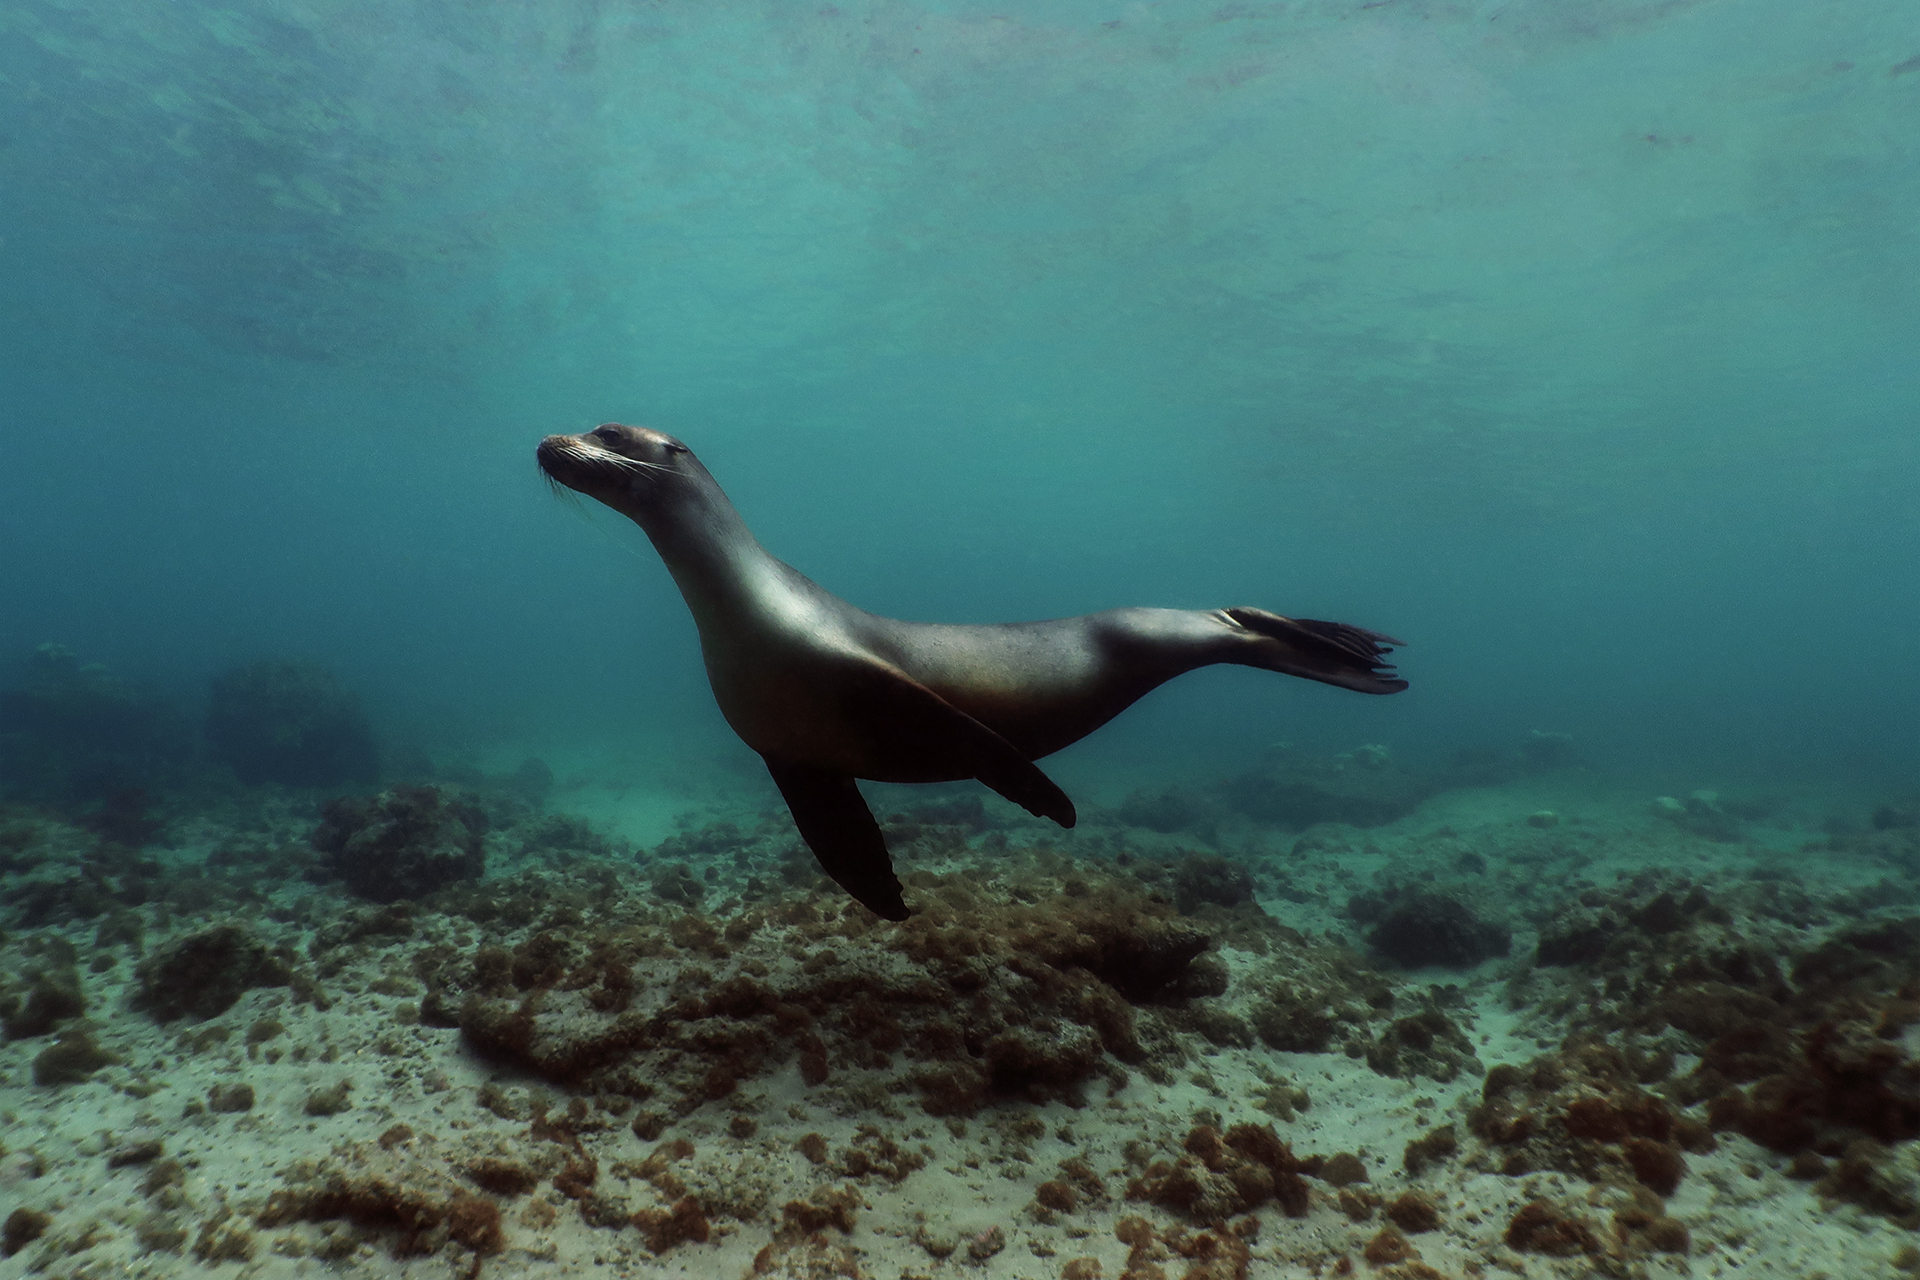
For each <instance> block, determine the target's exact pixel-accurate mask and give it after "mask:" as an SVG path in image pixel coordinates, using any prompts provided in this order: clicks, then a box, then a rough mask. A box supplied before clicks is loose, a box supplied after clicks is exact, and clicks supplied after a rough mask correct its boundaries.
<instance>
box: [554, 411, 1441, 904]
mask: <svg viewBox="0 0 1920 1280" xmlns="http://www.w3.org/2000/svg"><path fill="white" fill-rule="evenodd" d="M538 458H539V462H540V469H541V470H542V471H543V472H545V473H546V475H547V477H548V478H549V479H550V480H551V481H553V482H556V483H558V484H561V485H565V486H566V487H567V488H569V489H573V490H575V491H577V492H579V493H583V494H586V495H587V496H588V497H590V498H593V499H596V500H597V501H599V502H603V503H605V504H606V505H607V506H609V507H612V508H613V509H614V510H615V511H618V512H619V513H620V514H622V515H624V516H626V517H627V518H628V519H630V520H632V521H633V522H634V523H635V524H637V525H639V526H640V527H641V528H642V529H644V530H646V533H647V537H649V538H650V539H652V541H653V545H654V548H655V549H656V550H657V551H659V553H660V558H661V559H662V560H664V561H666V564H667V570H668V572H670V573H671V574H672V575H673V580H674V582H675V583H677V584H678V585H679V587H680V594H681V595H683V596H684V597H686V601H687V607H688V608H689V609H691V610H692V611H693V620H694V623H695V625H696V626H698V627H699V629H700V651H701V654H702V655H703V656H704V658H705V660H706V665H707V678H708V679H709V680H710V681H711V682H712V685H713V696H714V699H715V700H716V701H717V702H719V704H720V713H721V714H722V715H724V716H725V717H726V718H727V723H728V724H730V725H732V726H733V729H734V732H736V733H738V734H739V735H740V737H741V739H742V740H743V741H745V742H746V744H747V745H748V746H749V747H752V748H753V749H754V750H755V751H757V752H759V753H760V756H761V758H762V759H764V760H765V761H766V763H767V771H768V772H769V773H771V774H772V775H773V781H774V783H775V785H777V786H778V787H779V788H780V794H781V795H783V796H785V797H786V801H787V807H788V808H790V809H791V810H792V811H793V820H794V823H795V824H796V825H797V826H798V827H799V828H800V835H801V837H802V838H803V839H804V840H805V841H806V842H807V846H808V847H809V848H811V849H812V850H813V853H814V856H815V857H817V858H818V859H819V860H820V865H821V867H823V868H824V869H825V870H826V873H827V874H828V875H830V876H832V877H833V878H834V879H835V880H836V881H838V882H839V883H840V885H841V886H842V887H843V888H845V889H846V891H847V892H848V893H850V894H852V895H853V896H854V897H855V898H857V899H858V900H859V901H861V902H862V903H864V904H865V905H866V906H867V907H869V908H870V909H872V910H873V911H874V912H875V913H877V914H878V915H881V916H883V917H885V918H886V919H888V920H904V919H906V918H907V906H906V903H905V902H904V901H903V900H902V898H901V896H900V881H899V880H898V879H896V878H895V877H894V874H893V864H892V860H891V859H890V858H889V857H888V854H887V846H886V841H885V839H884V838H883V837H882V836H881V834H880V826H879V824H878V823H876V822H875V821H874V819H873V814H872V812H871V811H870V810H869V809H868V808H867V804H866V801H865V800H864V799H863V798H862V797H861V795H860V789H859V787H858V786H856V785H855V782H854V779H856V778H869V779H872V780H874V781H878V782H951V781H957V780H959V779H962V778H977V779H979V780H980V781H981V782H983V783H985V784H986V785H987V786H989V787H991V788H993V789H994V790H995V791H998V792H999V793H1000V794H1001V795H1003V796H1005V797H1006V798H1007V799H1009V800H1011V801H1013V802H1014V803H1015V804H1017V805H1019V806H1021V807H1022V808H1024V809H1026V810H1027V811H1028V812H1029V813H1033V814H1036V815H1038V816H1040V817H1044V818H1051V819H1053V820H1054V821H1055V822H1057V823H1059V824H1060V825H1061V826H1063V827H1071V826H1072V825H1073V823H1074V811H1073V801H1071V800H1069V799H1068V798H1067V796H1066V793H1065V792H1063V791H1062V790H1060V788H1059V787H1057V786H1055V785H1054V782H1053V780H1052V779H1051V778H1049V777H1047V775H1046V774H1044V773H1042V772H1041V771H1040V769H1039V767H1038V766H1037V765H1035V764H1034V763H1033V762H1034V761H1035V760H1038V759H1040V758H1041V757H1043V756H1047V755H1050V754H1052V753H1053V752H1055V751H1058V750H1060V748H1062V747H1064V746H1067V745H1068V744H1069V743H1073V742H1077V741H1079V740H1080V739H1081V738H1083V737H1085V736H1086V735H1087V734H1089V733H1092V732H1093V731H1094V730H1095V729H1098V728H1099V727H1100V726H1101V725H1103V724H1105V723H1106V722H1107V721H1109V720H1111V719H1113V717H1114V716H1116V715H1118V714H1120V712H1122V711H1124V710H1125V709H1126V708H1127V707H1128V706H1130V705H1132V703H1133V702H1134V701H1135V700H1136V699H1138V698H1139V697H1140V696H1141V695H1142V694H1145V693H1146V692H1147V691H1148V690H1150V689H1153V688H1154V687H1156V686H1158V685H1160V684H1162V683H1164V682H1166V681H1167V680H1171V679H1172V678H1173V677H1174V676H1177V675H1179V674H1181V673H1182V672H1185V671H1192V670H1193V669H1194V668H1196V667H1204V666H1209V665H1211V664H1213V663H1216V662H1233V663H1239V664H1240V665H1242V666H1249V667H1260V668H1263V669H1265V670H1268V671H1279V672H1282V673H1284V674H1286V675H1293V676H1304V677H1306V678H1307V679H1309V680H1319V681H1323V682H1324V683H1327V684H1333V685H1339V686H1340V687H1341V688H1343V689H1355V690H1358V691H1359V692H1361V693H1398V692H1399V691H1400V690H1402V689H1404V688H1406V687H1407V682H1406V681H1404V680H1401V679H1398V678H1396V677H1395V676H1394V675H1393V667H1392V666H1391V665H1390V664H1389V663H1387V662H1385V661H1383V660H1382V659H1383V657H1384V655H1386V654H1388V653H1391V652H1392V648H1391V646H1393V645H1398V644H1401V643H1402V642H1401V641H1399V640H1395V639H1393V638H1392V637H1391V636H1385V635H1381V634H1380V633H1379V632H1377V631H1367V630H1364V629H1363V628H1360V627H1352V626H1348V625H1346V624H1345V623H1340V622H1316V621H1313V620H1312V619H1308V618H1283V617H1281V616H1279V615H1278V614H1273V613H1268V612H1266V611H1264V610H1261V609H1247V608H1233V609H1214V610H1211V611H1201V610H1187V609H1110V610H1108V611H1106V612H1105V613H1092V614H1088V615H1086V616H1085V617H1080V618H1059V619H1056V620H1054V621H1051V622H1014V623H1003V624H997V625H990V626H953V625H947V624H942V623H925V622H899V621H896V620H894V619H892V618H882V617H877V616H875V615H874V614H871V613H867V612H865V611H864V610H861V609H856V608H855V607H854V606H852V605H850V604H848V603H847V602H846V601H844V600H841V599H840V598H839V597H837V596H834V595H831V594H829V593H828V592H826V591H825V590H823V589H822V588H820V587H819V586H817V585H815V584H814V583H813V581H812V580H811V579H809V578H806V577H804V576H803V575H801V574H800V573H799V572H798V571H796V570H794V569H791V568H789V567H788V566H787V565H784V564H782V563H781V562H780V561H778V560H776V559H774V558H773V557H772V556H771V555H769V554H768V553H767V551H766V549H765V548H764V547H762V546H761V545H760V543H759V542H758V541H757V540H755V538H754V536H753V534H752V533H751V532H749V531H748V529H747V526H746V523H745V522H744V521H743V520H741V518H740V513H739V512H737V511H735V510H734V508H733V504H732V503H731V502H729V501H727V495H726V494H724V493H722V492H721V491H720V486H719V485H718V484H716V483H715V482H714V479H713V477H712V476H711V475H710V474H708V472H707V469H706V468H705V467H704V466H702V465H700V460H699V459H698V458H696V457H694V456H693V453H692V452H691V451H690V450H689V449H688V448H687V446H686V445H684V444H681V443H680V442H679V441H678V440H676V439H674V438H673V437H672V436H670V435H667V434H665V433H663V432H659V431H654V430H651V429H649V428H646V427H629V426H622V425H620V424H619V423H612V422H610V423H607V424H606V425H604V426H600V427H596V428H595V429H594V430H592V431H589V432H586V433H585V434H582V435H577V436H567V435H554V436H548V437H547V438H546V439H544V440H542V441H541V442H540V447H539V450H538Z"/></svg>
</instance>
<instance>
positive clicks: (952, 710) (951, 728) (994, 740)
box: [848, 661, 1079, 827]
mask: <svg viewBox="0 0 1920 1280" xmlns="http://www.w3.org/2000/svg"><path fill="white" fill-rule="evenodd" d="M867 671H868V676H869V678H868V679H866V680H862V681H858V682H854V681H849V682H848V685H849V688H848V692H849V693H852V694H854V695H855V696H857V697H858V698H859V699H860V700H861V701H863V702H864V703H866V705H865V706H863V707H862V708H860V710H861V712H862V713H863V715H864V716H865V717H866V718H868V719H870V720H871V721H872V722H873V723H884V724H891V725H893V726H896V727H898V728H901V729H904V730H905V731H906V732H907V733H909V734H910V735H912V736H913V737H915V738H917V739H919V740H920V741H921V742H922V743H929V744H930V743H936V742H937V743H940V744H942V745H943V746H945V747H946V748H948V749H949V750H950V751H952V752H953V754H954V757H955V772H956V773H959V771H960V770H962V769H964V770H965V771H966V772H965V773H964V774H961V776H963V777H964V776H967V775H971V776H973V777H974V778H977V779H978V780H979V781H980V782H982V783H984V784H985V785H986V786H988V787H991V788H992V789H993V790H995V791H997V792H999V793H1000V794H1001V795H1003V796H1005V797H1006V798H1007V799H1009V800H1011V801H1013V802H1014V803H1015V804H1017V805H1019V806H1020V807H1021V808H1022V809H1025V810H1026V811H1027V812H1028V813H1030V814H1032V815H1033V816H1034V817H1036V818H1051V819H1053V821H1055V822H1057V823H1059V824H1060V825H1061V826H1063V827H1071V826H1072V825H1073V824H1074V823H1075V822H1076V821H1078V820H1079V819H1078V815H1077V814H1076V813H1075V812H1074V808H1073V801H1072V800H1071V799H1070V798H1069V797H1068V795H1067V793H1066V792H1064V791H1062V790H1061V789H1060V786H1059V784H1058V783H1056V782H1055V781H1054V780H1053V779H1052V778H1049V777H1048V776H1047V775H1046V774H1045V773H1044V772H1043V771H1042V770H1041V768H1040V766H1039V765H1037V764H1035V763H1034V762H1033V761H1031V760H1029V759H1027V758H1026V757H1025V756H1023V755H1021V754H1020V752H1019V750H1018V748H1016V747H1015V746H1014V745H1013V744H1012V743H1011V742H1008V741H1007V740H1006V739H1005V738H1003V737H1001V736H1000V735H999V734H997V733H995V732H994V731H993V730H992V729H990V728H988V727H987V726H986V725H984V724H981V723H980V722H979V721H978V720H975V719H974V718H973V717H972V716H970V715H968V714H967V713H966V712H964V711H962V710H960V708H958V707H956V706H954V705H953V704H952V703H951V702H948V701H947V700H946V699H945V698H943V697H941V696H940V695H939V694H937V693H935V692H934V691H933V690H931V689H929V688H927V686H925V685H923V684H921V683H920V682H919V681H918V680H915V679H914V678H913V677H912V676H910V675H908V674H907V673H906V672H904V671H901V670H900V669H899V668H898V667H895V666H892V665H890V664H888V663H885V662H880V661H873V662H871V663H869V664H867Z"/></svg>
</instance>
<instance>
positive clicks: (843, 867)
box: [761, 756, 907, 920]
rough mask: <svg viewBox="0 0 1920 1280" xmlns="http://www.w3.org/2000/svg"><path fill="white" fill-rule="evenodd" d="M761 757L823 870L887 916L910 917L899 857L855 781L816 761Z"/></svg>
mask: <svg viewBox="0 0 1920 1280" xmlns="http://www.w3.org/2000/svg"><path fill="white" fill-rule="evenodd" d="M761 758H762V759H764V760H766V762H767V772H768V773H770V774H772V775H773V782H774V785H775V786H777V787H779V788H780V794H781V795H782V796H784V797H786V801H787V808H788V809H790V810H792V811H793V824H794V825H795V826H797V827H799V828H800V838H801V839H802V840H805V841H806V842H807V848H809V849H811V850H813V856H814V857H815V858H817V859H819V862H820V869H821V870H822V871H825V872H826V873H827V874H828V875H830V876H832V877H833V879H834V882H835V883H836V884H838V885H839V886H840V887H841V888H842V889H845V890H846V891H847V892H848V893H850V894H852V895H853V896H854V898H855V899H856V900H857V901H858V902H859V903H860V904H861V905H862V906H864V907H866V908H867V910H869V911H871V912H873V913H874V914H875V915H877V916H879V917H880V918H881V919H883V920H905V919H906V918H907V904H906V901H905V899H903V898H902V897H901V896H900V880H899V878H898V877H897V876H895V875H894V874H893V859H892V858H890V857H889V856H887V842H886V838H885V837H884V836H882V835H881V834H880V824H879V823H877V822H875V821H874V820H873V810H871V809H869V808H867V801H866V798H865V797H864V796H862V795H861V794H860V788H859V786H858V785H857V784H856V783H855V782H854V780H853V779H852V778H849V777H847V776H846V775H845V774H838V773H828V772H826V771H825V770H823V769H815V768H813V767H812V766H810V765H803V764H794V763H793V762H791V761H787V760H775V759H773V758H771V757H766V756H763V757H761Z"/></svg>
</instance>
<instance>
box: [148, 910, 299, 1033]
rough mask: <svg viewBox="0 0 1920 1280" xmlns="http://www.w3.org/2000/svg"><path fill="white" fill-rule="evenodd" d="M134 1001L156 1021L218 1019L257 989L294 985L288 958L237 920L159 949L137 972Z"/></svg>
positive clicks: (191, 935)
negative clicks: (137, 991)
mask: <svg viewBox="0 0 1920 1280" xmlns="http://www.w3.org/2000/svg"><path fill="white" fill-rule="evenodd" d="M136 972H137V974H138V977H139V979H140V990H139V993H138V994H137V995H136V996H135V997H134V1005H135V1007H137V1008H140V1009H144V1010H146V1011H147V1013H149V1014H151V1015H152V1016H153V1018H154V1020H155V1021H156V1022H170V1021H172V1020H173V1019H175V1018H181V1017H186V1016H188V1015H191V1016H193V1017H196V1018H215V1017H218V1016H220V1015H221V1014H223V1013H225V1012H226V1011H227V1010H228V1009H231V1008H232V1007H233V1006H234V1004H235V1003H236V1002H237V1001H238V1000H239V999H240V997H241V996H242V995H244V994H245V993H246V992H247V991H248V990H249V989H251V988H253V987H285V986H290V985H295V983H296V975H295V973H294V970H293V966H292V964H291V962H290V958H289V957H287V956H286V955H284V954H280V953H277V952H275V951H274V950H273V949H271V948H269V947H268V946H267V944H266V943H264V942H262V941H261V940H260V939H259V938H257V937H255V936H254V935H253V934H252V933H251V932H250V931H249V930H247V929H245V928H244V927H242V926H240V925H237V924H219V925H215V926H213V927H212V928H211V929H202V930H201V931H200V932H198V933H194V934H189V935H188V936H186V937H184V938H180V939H178V940H176V941H174V942H172V943H170V944H169V945H168V946H166V947H164V948H162V949H161V950H159V951H156V952H155V953H154V954H153V955H152V956H150V957H148V958H147V959H146V960H145V961H144V962H142V963H141V965H140V968H139V969H138V970H137V971H136Z"/></svg>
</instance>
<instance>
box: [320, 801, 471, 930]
mask: <svg viewBox="0 0 1920 1280" xmlns="http://www.w3.org/2000/svg"><path fill="white" fill-rule="evenodd" d="M486 830H487V819H486V815H485V814H483V813H481V812H480V810H479V809H478V808H476V807H475V806H473V805H471V804H468V803H466V802H465V801H463V800H460V799H457V798H452V797H448V796H445V795H442V794H441V792H440V790H439V788H437V787H395V788H394V789H393V790H391V791H387V792H383V793H381V794H380V795H378V796H374V797H372V798H365V797H347V798H343V799H339V800H333V801H329V802H328V804H327V807H326V809H325V810H324V811H323V814H322V818H321V822H320V826H319V827H318V828H317V829H316V830H315V831H314V833H313V847H314V848H315V849H318V850H319V851H320V852H321V853H324V854H326V855H328V857H329V858H331V859H332V863H333V869H334V871H335V872H336V873H338V874H339V876H340V878H341V879H343V880H345V881H346V882H347V887H348V888H350V889H352V890H353V891H354V892H355V893H357V894H359V895H360V896H361V897H363V898H370V899H372V900H373V901H375V902H398V901H400V900H401V899H403V898H418V897H421V896H423V895H425V894H429V893H432V892H433V891H434V890H435V889H442V888H445V887H446V886H448V885H451V884H455V883H458V882H459V881H462V880H477V879H479V878H480V876H481V873H482V872H484V871H485V870H486V865H487V855H486V849H485V847H484V845H483V844H482V842H481V841H482V837H483V836H484V835H485V834H486Z"/></svg>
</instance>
